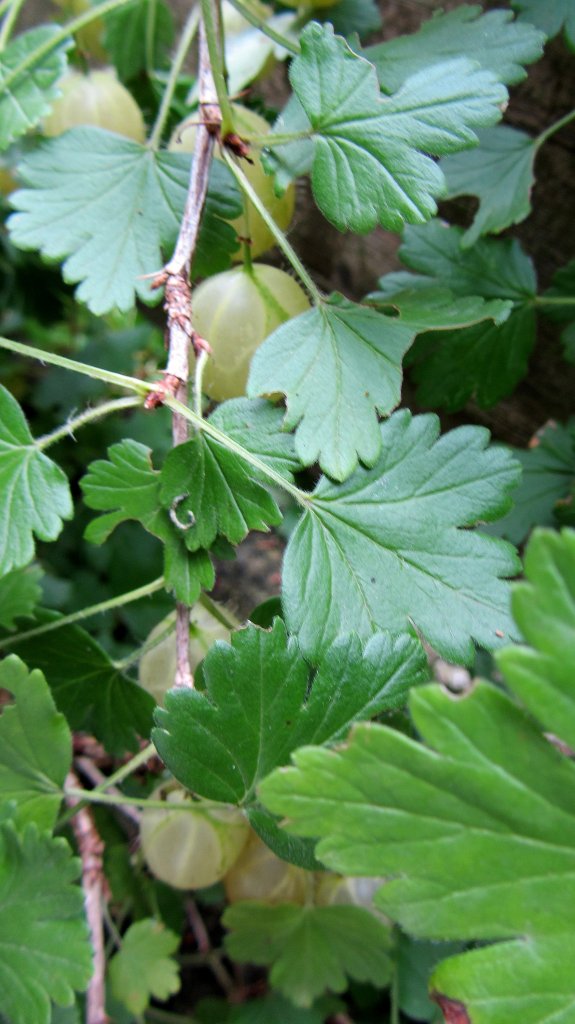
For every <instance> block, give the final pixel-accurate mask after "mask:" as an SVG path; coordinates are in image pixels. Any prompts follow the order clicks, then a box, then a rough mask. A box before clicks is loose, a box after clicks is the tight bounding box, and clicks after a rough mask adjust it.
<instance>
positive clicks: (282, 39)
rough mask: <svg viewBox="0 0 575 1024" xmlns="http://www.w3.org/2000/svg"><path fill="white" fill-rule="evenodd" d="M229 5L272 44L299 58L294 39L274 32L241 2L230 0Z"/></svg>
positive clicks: (299, 50)
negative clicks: (271, 41)
mask: <svg viewBox="0 0 575 1024" xmlns="http://www.w3.org/2000/svg"><path fill="white" fill-rule="evenodd" d="M230 3H231V5H232V7H235V9H236V11H239V13H240V14H241V15H242V16H243V17H244V18H245V19H246V21H249V23H250V25H253V26H254V28H259V30H260V32H263V34H264V35H265V36H267V37H268V38H269V39H271V40H273V42H274V43H277V44H278V46H282V47H283V48H284V50H287V51H288V53H291V54H293V56H294V57H299V55H300V53H301V49H300V47H299V44H298V43H297V42H296V41H295V40H294V39H288V37H287V36H284V35H282V34H281V32H276V31H275V29H273V28H271V26H270V25H268V23H267V21H266V20H265V18H260V17H258V15H257V14H256V13H255V12H254V11H252V10H250V8H249V7H247V6H246V5H245V4H244V3H242V0H230Z"/></svg>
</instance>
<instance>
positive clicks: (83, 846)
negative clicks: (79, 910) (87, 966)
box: [67, 772, 109, 1024]
mask: <svg viewBox="0 0 575 1024" xmlns="http://www.w3.org/2000/svg"><path fill="white" fill-rule="evenodd" d="M67 783H71V787H70V788H72V787H74V788H75V787H78V792H79V794H83V793H84V790H83V789H81V788H80V783H79V780H78V779H77V777H76V776H75V775H74V773H73V772H70V773H69V774H68V777H67ZM80 799H81V796H75V795H70V796H68V797H67V802H68V804H69V805H70V807H71V809H77V814H75V816H74V819H73V821H72V828H73V830H74V835H75V837H76V842H77V843H78V850H79V853H80V859H81V861H82V888H83V890H84V903H85V907H86V919H87V922H88V928H89V930H90V940H91V943H92V953H93V968H92V977H91V978H90V984H89V985H88V991H87V993H86V1024H107V1022H108V1021H109V1017H108V1015H107V1014H106V985H105V974H106V954H105V948H104V924H103V920H102V903H103V902H104V901H105V900H106V899H107V886H106V881H105V878H104V870H103V855H104V844H103V842H102V840H101V839H100V836H99V834H98V832H97V830H96V825H95V824H94V819H93V817H92V812H91V810H90V809H89V808H87V807H80V806H79V800H80Z"/></svg>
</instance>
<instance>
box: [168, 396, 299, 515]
mask: <svg viewBox="0 0 575 1024" xmlns="http://www.w3.org/2000/svg"><path fill="white" fill-rule="evenodd" d="M164 405H165V406H166V407H167V408H168V409H171V410H172V412H177V413H179V414H180V416H184V417H185V418H186V419H188V420H189V421H190V423H193V424H194V426H196V427H200V429H201V430H203V431H204V433H205V434H208V436H209V437H213V439H214V441H218V442H219V443H220V444H221V445H223V447H224V448H227V449H228V451H230V452H233V453H234V455H238V456H239V458H240V459H243V461H244V462H247V463H249V465H250V466H253V467H254V469H257V470H258V472H259V473H264V474H265V475H266V476H267V477H268V479H269V480H272V481H273V483H274V484H276V485H277V486H278V487H281V489H282V490H284V491H287V493H288V494H291V496H292V498H294V499H295V500H296V501H297V503H298V505H301V506H302V507H303V508H309V505H310V502H311V501H312V500H313V498H312V496H311V494H308V493H307V492H306V491H301V490H300V489H299V487H296V486H295V484H291V483H290V482H289V480H286V479H285V477H283V476H282V475H281V473H277V472H276V470H275V469H272V467H271V466H268V465H266V463H265V462H262V461H261V459H258V457H257V455H253V454H252V453H251V452H249V451H248V450H247V448H243V447H242V445H241V444H238V443H237V441H234V440H233V438H231V437H228V435H227V434H224V433H222V431H221V430H218V428H217V427H214V425H213V424H212V423H210V421H209V420H200V419H199V418H198V417H197V416H196V414H195V412H193V411H192V410H191V409H188V407H187V406H185V405H184V404H183V403H182V402H179V401H178V400H177V398H171V397H167V398H166V400H165V402H164Z"/></svg>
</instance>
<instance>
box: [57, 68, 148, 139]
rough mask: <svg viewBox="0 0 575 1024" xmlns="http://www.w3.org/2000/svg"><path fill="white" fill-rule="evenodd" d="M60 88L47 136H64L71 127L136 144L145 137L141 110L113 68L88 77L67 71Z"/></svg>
mask: <svg viewBox="0 0 575 1024" xmlns="http://www.w3.org/2000/svg"><path fill="white" fill-rule="evenodd" d="M58 86H59V88H60V90H61V92H62V95H61V96H60V97H59V99H57V100H56V101H55V103H54V106H53V107H52V112H51V113H50V114H49V115H48V117H46V118H45V119H44V124H43V133H44V135H47V136H50V137H51V136H54V135H61V134H62V133H63V132H66V131H68V129H69V128H78V127H80V126H82V125H93V126H94V127H96V128H107V129H108V131H110V132H117V133H118V135H125V136H126V138H128V139H134V140H135V141H136V142H143V141H144V139H145V138H146V127H145V125H144V118H143V117H142V111H141V110H140V108H139V106H138V104H137V103H136V101H135V100H134V99H133V98H132V96H131V95H130V93H129V92H128V90H127V89H125V88H124V86H123V85H122V84H121V82H119V81H118V79H117V77H116V72H115V71H114V70H113V69H112V68H108V69H106V70H105V71H90V72H88V74H87V75H84V74H82V73H81V72H79V71H73V70H72V71H67V72H66V74H65V75H63V77H62V78H61V79H60V81H59V83H58Z"/></svg>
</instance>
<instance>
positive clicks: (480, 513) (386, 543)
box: [283, 410, 519, 664]
mask: <svg viewBox="0 0 575 1024" xmlns="http://www.w3.org/2000/svg"><path fill="white" fill-rule="evenodd" d="M380 430H381V445H382V452H381V455H380V457H379V459H378V461H377V462H376V464H375V465H374V466H373V468H372V469H369V470H366V469H361V468H360V469H358V470H356V471H355V473H354V474H353V476H352V477H350V479H349V480H347V481H346V482H345V483H344V484H334V483H331V482H330V481H329V480H327V478H325V477H324V478H322V479H321V480H320V482H319V484H318V486H317V487H316V490H315V491H314V492H313V494H312V496H311V501H310V504H309V508H308V509H307V510H306V512H305V513H304V515H303V516H302V517H301V519H300V521H299V523H298V525H297V527H296V529H295V530H294V532H293V533H292V535H291V537H290V541H289V544H288V548H287V551H286V555H285V561H284V573H283V602H284V608H285V615H286V622H287V625H288V629H289V630H290V631H291V632H293V633H295V634H296V635H297V637H298V641H299V643H300V645H301V648H302V650H303V652H304V654H305V655H306V657H309V658H310V659H312V660H315V659H317V658H319V657H320V656H321V654H322V653H323V652H324V651H325V650H326V648H327V647H328V646H329V645H330V644H331V643H332V642H333V641H334V640H335V639H336V638H337V637H338V636H340V635H341V634H342V633H347V632H349V631H350V630H353V631H354V632H357V634H358V635H359V637H360V638H361V639H363V640H365V639H367V638H369V637H370V636H371V635H372V634H373V633H374V632H377V631H378V630H379V629H388V630H391V631H392V632H397V633H401V632H405V631H407V630H409V629H410V628H413V627H415V629H416V630H417V631H418V632H420V633H421V634H422V635H423V636H424V637H425V639H426V640H427V641H428V642H429V643H430V644H431V645H432V646H433V647H434V648H435V649H436V650H438V651H439V652H440V653H442V654H443V656H444V657H446V658H447V659H448V660H451V661H455V662H465V663H466V664H467V663H469V662H470V661H471V660H472V658H473V651H474V648H473V643H472V639H474V640H475V641H476V642H477V643H479V644H480V645H482V646H484V647H487V648H488V649H492V648H493V647H496V646H500V645H501V642H502V641H503V642H504V641H505V638H507V637H509V636H513V635H514V628H513V624H512V622H511V619H510V614H509V591H508V586H507V584H506V583H505V582H504V581H503V580H502V579H501V577H505V576H512V575H514V574H516V573H517V571H518V568H519V565H518V562H517V560H516V557H515V555H514V553H513V551H512V549H511V548H510V547H509V546H506V547H504V546H502V545H501V544H498V543H494V539H492V538H489V537H486V536H484V535H482V534H481V533H480V532H477V531H474V530H471V529H470V527H472V526H474V525H476V524H477V522H478V521H480V520H487V521H489V520H492V519H496V518H498V517H499V516H501V515H502V514H503V513H504V512H505V511H506V509H507V508H509V506H510V503H511V493H510V492H511V490H512V488H513V487H514V486H515V485H516V483H517V478H518V476H519V466H518V465H517V464H516V463H514V462H513V460H512V458H511V457H510V454H509V453H508V452H505V451H503V450H501V449H496V448H488V447H487V444H488V434H487V431H485V430H483V429H481V428H478V427H461V428H459V429H457V430H454V431H452V432H451V433H449V434H446V435H444V436H443V437H442V438H439V436H438V435H439V423H438V420H437V418H436V417H434V416H418V417H414V418H412V417H411V415H410V413H409V412H408V411H407V410H402V411H400V412H397V413H395V414H394V415H393V416H392V417H391V418H390V419H389V420H388V421H387V422H386V423H384V424H382V425H381V427H380ZM311 595H313V598H312V597H311Z"/></svg>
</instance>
